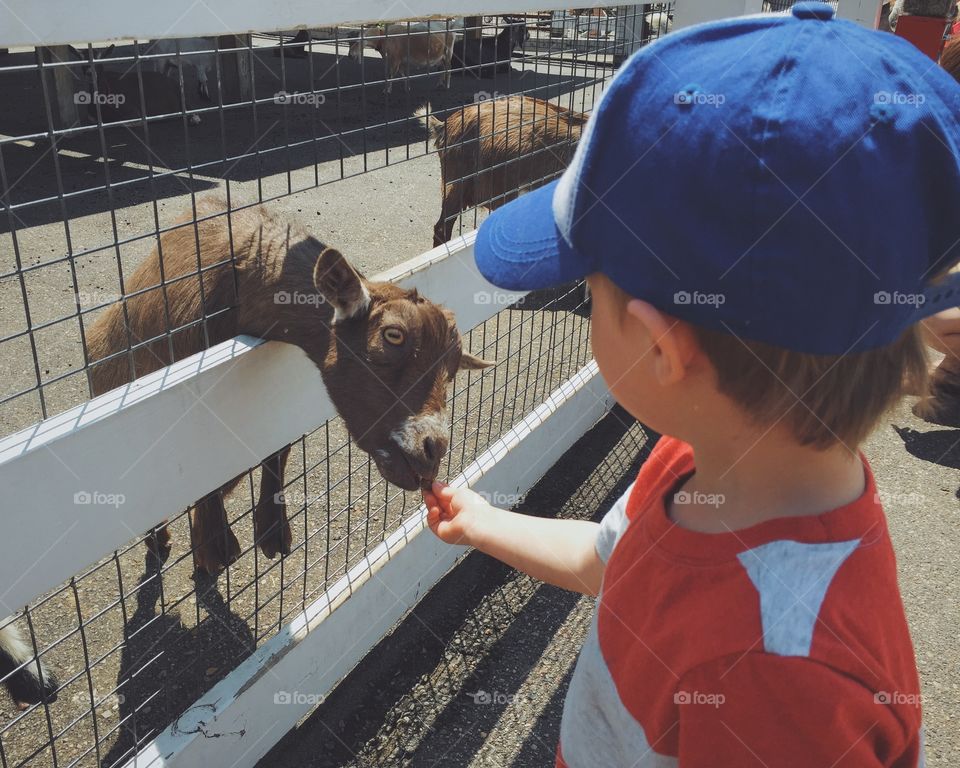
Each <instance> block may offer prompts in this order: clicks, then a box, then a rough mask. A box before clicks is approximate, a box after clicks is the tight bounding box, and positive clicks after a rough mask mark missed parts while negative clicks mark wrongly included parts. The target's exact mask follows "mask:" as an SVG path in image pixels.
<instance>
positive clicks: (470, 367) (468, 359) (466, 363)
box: [459, 352, 497, 371]
mask: <svg viewBox="0 0 960 768" xmlns="http://www.w3.org/2000/svg"><path fill="white" fill-rule="evenodd" d="M496 364H497V361H496V360H484V359H483V358H482V357H475V356H474V355H471V354H470V353H469V352H464V353H463V354H462V355H460V368H459V370H461V371H480V370H483V369H484V368H489V367H490V366H492V365H496Z"/></svg>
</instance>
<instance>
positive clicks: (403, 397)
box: [87, 199, 490, 573]
mask: <svg viewBox="0 0 960 768" xmlns="http://www.w3.org/2000/svg"><path fill="white" fill-rule="evenodd" d="M225 210H226V203H225V202H224V201H222V200H211V199H206V200H200V201H198V203H197V206H196V217H197V218H198V219H204V220H201V221H199V222H198V223H197V224H196V225H195V226H191V225H190V222H191V221H192V219H193V215H192V213H190V214H187V215H186V216H184V217H183V218H182V219H181V221H182V222H183V223H184V226H178V227H176V228H175V229H172V230H171V231H169V232H167V233H165V234H164V235H163V236H162V238H161V240H160V244H159V249H155V250H154V251H153V253H152V254H151V255H150V256H149V257H148V258H147V259H146V261H144V262H143V263H142V264H141V265H140V266H139V267H138V268H137V270H136V271H135V272H134V273H133V275H132V276H131V277H130V279H129V281H128V282H127V283H126V290H127V293H128V294H135V295H131V296H129V297H128V298H126V299H125V300H123V301H122V302H118V303H116V304H113V305H111V306H110V307H108V308H107V309H106V310H105V311H104V313H103V315H102V316H101V317H100V318H98V319H97V322H96V323H95V324H94V325H93V326H92V327H91V328H90V329H89V331H88V333H87V353H88V355H89V359H90V361H91V368H90V377H91V388H92V391H93V393H94V394H95V395H97V394H101V393H103V392H106V391H107V390H110V389H113V388H115V387H119V386H121V385H123V384H126V383H127V382H129V381H131V380H132V379H133V378H135V377H137V376H142V375H144V374H147V373H150V372H151V371H155V370H157V369H159V368H162V367H163V366H165V365H169V364H170V363H172V362H174V361H176V360H180V359H182V358H184V357H187V356H188V355H191V354H194V353H196V352H199V351H201V350H202V349H204V348H205V347H206V346H207V344H206V343H205V340H204V332H203V327H202V323H203V318H204V317H208V318H209V319H207V320H206V326H207V337H208V342H209V344H216V343H219V342H222V341H226V340H228V339H230V338H233V337H234V336H236V335H238V334H250V335H252V336H259V337H261V338H264V339H272V340H276V341H285V342H288V343H290V344H295V345H297V346H299V347H300V348H301V349H303V351H304V352H305V353H306V354H307V356H308V357H309V358H310V360H311V361H313V363H314V364H315V365H316V366H317V368H319V369H320V373H321V375H322V377H323V381H324V384H325V385H326V388H327V392H328V393H329V395H330V399H331V401H332V402H333V404H334V406H335V407H336V409H337V411H338V412H339V414H340V415H341V416H342V417H343V420H344V422H345V424H346V427H347V430H348V431H349V433H350V435H351V436H352V437H353V438H354V440H356V442H357V445H358V446H359V447H360V448H361V449H362V450H364V451H367V452H368V453H370V454H371V456H372V458H373V460H374V462H375V463H376V465H377V468H378V469H379V471H380V473H381V474H382V475H383V477H384V478H386V479H387V480H388V481H390V482H392V483H395V484H396V485H399V486H400V487H402V488H405V489H407V490H414V489H416V488H417V487H419V486H420V485H421V483H423V482H427V481H430V480H432V479H433V478H435V477H436V476H437V473H438V471H439V466H440V460H441V459H442V457H443V456H444V455H445V453H446V450H447V439H448V438H447V430H448V426H447V422H446V414H445V409H446V387H447V382H449V381H450V380H452V379H453V376H454V374H456V372H457V370H466V369H478V368H484V367H486V366H487V365H490V363H487V362H485V361H483V360H480V359H478V358H476V357H473V356H472V355H470V354H468V353H466V352H464V351H463V349H462V344H461V338H460V334H459V332H458V331H457V327H456V323H455V320H454V317H453V313H452V312H451V311H449V310H446V309H443V308H442V307H440V306H438V305H436V304H433V303H431V302H430V301H427V300H426V299H424V298H423V297H421V296H419V295H417V292H416V291H413V290H405V289H403V288H400V287H399V286H396V285H394V284H392V283H381V282H372V281H369V280H366V279H365V278H364V277H363V276H362V275H360V273H358V272H357V271H356V270H355V269H354V268H353V267H352V266H351V265H350V264H349V263H348V262H347V260H346V259H345V258H344V257H343V256H342V255H341V254H340V253H339V252H338V251H336V250H334V249H333V248H329V247H327V246H326V245H324V244H323V243H321V242H320V241H319V240H317V239H316V238H314V237H312V236H311V235H310V234H308V232H307V231H306V230H305V229H304V228H303V227H302V226H299V225H298V224H296V223H295V222H292V221H288V220H285V219H282V218H281V217H279V216H277V215H275V214H273V213H272V212H271V211H270V210H269V209H268V208H266V207H263V206H259V207H256V208H249V209H245V210H242V211H237V212H233V213H231V214H230V226H229V228H228V224H227V217H226V216H215V215H214V214H217V213H221V212H223V211H225ZM211 216H212V217H213V218H210V217H211ZM231 242H232V247H231ZM198 253H199V255H198ZM231 253H233V254H234V256H235V266H234V264H233V263H231V258H230V256H231ZM198 263H201V264H202V266H203V272H202V275H203V276H202V279H201V278H198V277H197V271H198ZM161 277H162V279H161ZM215 313H219V314H215ZM210 315H214V316H213V317H210ZM178 328H183V330H179V331H175V332H174V333H172V334H170V339H169V341H168V338H167V334H168V330H170V329H178ZM171 344H172V354H171V349H170V345H171ZM97 361H99V362H97ZM131 367H132V370H131ZM288 453H289V449H287V448H285V449H283V450H281V451H278V452H277V453H275V454H273V455H272V456H270V457H269V458H267V459H266V460H265V461H263V462H262V464H261V467H262V474H261V481H260V497H259V500H258V502H257V505H256V507H255V509H254V516H253V522H254V534H255V536H256V539H257V541H258V543H259V545H260V549H261V550H262V551H263V553H264V554H265V555H266V556H267V557H270V558H272V557H274V556H275V555H276V554H277V553H278V552H279V553H283V554H286V553H288V552H289V551H290V544H291V534H290V526H289V524H288V523H287V518H286V510H285V507H284V504H283V496H282V491H283V486H284V483H283V472H284V465H285V463H286V459H287V455H288ZM239 479H240V478H236V479H234V480H233V481H231V482H230V483H227V484H226V485H224V486H223V487H222V488H220V489H219V490H218V491H216V492H214V493H212V494H210V495H209V496H207V497H205V498H204V499H202V500H201V501H199V502H197V504H196V505H195V507H194V510H193V515H192V517H191V525H192V528H193V537H194V542H195V545H196V549H195V560H196V565H197V567H198V568H203V569H205V570H207V571H208V572H210V573H216V572H218V571H219V570H220V569H221V568H222V567H224V566H225V565H227V564H228V563H230V562H232V561H233V560H234V559H236V557H237V556H238V555H239V552H240V547H239V544H238V543H237V539H236V537H235V536H234V535H233V533H232V532H231V531H230V529H229V527H228V525H227V519H226V512H225V510H224V507H223V494H224V493H226V492H227V491H229V490H230V489H231V488H232V487H233V486H234V485H235V484H236V483H237V481H238V480H239ZM151 544H152V546H155V547H157V551H158V554H159V555H160V556H161V557H165V556H166V554H167V553H168V552H169V533H168V532H167V531H166V528H165V527H161V528H160V529H158V532H157V536H156V537H155V538H154V539H153V540H152V542H151Z"/></svg>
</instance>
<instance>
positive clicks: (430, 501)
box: [423, 488, 440, 510]
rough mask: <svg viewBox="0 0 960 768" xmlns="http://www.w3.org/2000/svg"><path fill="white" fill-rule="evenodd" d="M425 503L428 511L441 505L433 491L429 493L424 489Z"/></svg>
mask: <svg viewBox="0 0 960 768" xmlns="http://www.w3.org/2000/svg"><path fill="white" fill-rule="evenodd" d="M423 503H424V504H426V505H427V509H428V510H429V509H430V507H436V506H438V505H439V504H440V502H439V500H438V499H437V497H436V496H434V495H433V492H432V491H428V490H427V489H426V488H424V489H423Z"/></svg>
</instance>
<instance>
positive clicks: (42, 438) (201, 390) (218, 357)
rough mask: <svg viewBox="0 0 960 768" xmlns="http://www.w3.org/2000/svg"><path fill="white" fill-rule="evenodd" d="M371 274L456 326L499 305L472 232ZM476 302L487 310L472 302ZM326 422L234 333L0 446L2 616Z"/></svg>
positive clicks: (294, 372) (300, 360) (314, 403)
mask: <svg viewBox="0 0 960 768" xmlns="http://www.w3.org/2000/svg"><path fill="white" fill-rule="evenodd" d="M381 277H382V278H386V279H393V280H395V281H397V282H399V283H401V284H402V285H406V286H409V287H417V288H418V289H419V290H420V291H421V293H423V295H424V296H427V297H428V298H430V299H433V300H436V301H438V302H440V303H443V304H445V305H446V306H449V307H451V308H452V309H454V310H456V311H457V312H458V322H459V324H460V327H461V329H462V330H469V329H470V328H472V327H473V326H475V325H477V324H479V323H481V322H483V321H484V320H486V319H487V318H489V317H492V316H493V315H495V314H496V313H497V312H499V311H500V310H502V309H503V308H504V306H506V302H508V301H509V296H510V295H509V294H505V293H504V292H503V291H499V290H498V289H496V288H494V287H493V286H492V285H490V284H489V283H488V282H487V281H486V280H484V279H483V277H481V276H480V274H479V273H478V272H477V269H476V266H475V265H474V261H473V236H472V235H470V236H467V237H462V238H457V239H456V240H454V241H451V242H450V243H448V244H447V246H443V247H441V248H435V249H434V250H432V251H430V252H428V253H426V254H424V255H423V256H421V257H418V258H416V259H413V260H411V261H409V262H406V263H405V264H402V265H399V266H398V267H396V268H394V269H392V270H390V271H389V272H388V273H385V274H384V275H382V276H378V279H379V278H381ZM478 292H485V293H487V294H489V295H490V296H491V300H490V301H489V302H487V303H478V302H476V300H475V295H476V294H477V293H478ZM518 295H520V294H518ZM505 296H507V297H508V298H504V297H505ZM264 403H269V404H270V407H264ZM334 415H335V410H334V408H333V405H332V404H331V403H330V400H329V398H328V397H327V394H326V390H325V389H324V387H323V383H322V381H321V379H320V374H319V372H318V371H317V370H316V368H315V367H314V366H313V364H312V363H311V362H310V361H309V360H308V359H307V357H306V355H304V354H303V352H302V351H301V350H300V349H298V348H296V347H293V346H291V345H288V344H282V343H277V342H271V343H268V344H264V343H262V342H261V341H260V340H258V339H252V338H249V337H239V338H237V339H234V340H232V341H229V342H225V343H224V344H220V345H218V346H216V347H213V348H212V349H209V350H207V351H206V352H203V353H200V354H198V355H194V356H192V357H190V358H187V359H186V360H182V361H180V362H178V363H176V364H175V365H172V366H169V367H168V368H165V369H163V370H160V371H157V372H155V373H153V374H150V375H148V376H145V377H143V378H142V379H138V380H137V381H135V382H133V383H131V384H129V385H127V386H125V387H121V388H119V389H116V390H113V391H112V392H108V393H106V394H104V395H102V396H100V397H97V398H95V399H93V400H91V401H89V402H87V403H84V404H83V405H81V406H78V407H76V408H73V409H71V410H69V411H67V412H66V413H63V414H61V415H59V416H54V417H52V418H50V419H47V420H45V421H43V422H41V423H39V424H36V425H34V426H33V427H29V428H27V429H24V430H21V431H20V432H17V433H15V434H13V435H10V436H9V437H7V438H4V439H2V440H0V488H3V492H4V510H3V531H4V536H3V537H0V569H2V572H0V579H2V581H0V585H2V587H0V588H2V590H3V591H2V592H0V609H2V612H6V613H10V612H12V611H13V610H15V609H17V608H18V607H20V606H23V605H25V604H26V603H27V602H28V601H30V600H32V599H33V598H34V597H37V596H38V595H41V594H43V593H44V592H46V591H47V590H49V589H51V588H53V587H55V586H56V585H57V584H60V583H62V582H63V581H65V580H66V579H69V578H70V577H71V576H73V575H74V574H76V573H78V572H79V571H80V570H82V569H83V568H85V567H87V566H89V565H91V564H92V563H95V562H96V561H97V560H99V559H100V558H101V557H103V556H104V555H107V554H109V553H110V552H111V551H113V550H114V549H116V548H117V547H119V546H121V545H123V544H124V543H126V542H128V541H130V540H131V539H132V538H134V537H136V536H138V535H140V534H142V533H143V532H145V531H147V530H149V529H150V528H151V527H152V526H154V525H156V524H157V523H159V522H160V521H161V520H163V519H164V518H166V517H169V516H171V515H173V514H176V513H177V512H180V511H181V510H183V509H185V508H186V507H188V506H189V505H190V504H192V503H193V502H194V501H196V500H197V499H199V498H202V497H203V496H204V495H206V494H207V493H209V492H210V491H212V490H214V489H215V488H218V487H219V486H220V485H222V484H223V483H226V482H228V481H229V480H231V479H232V478H234V477H236V476H237V475H238V474H240V473H241V472H243V471H245V470H246V469H248V468H249V467H252V466H256V465H257V464H258V463H259V461H260V460H261V459H263V458H265V457H266V456H268V455H270V454H271V453H272V452H274V451H276V450H278V449H279V448H281V447H283V446H284V445H286V444H288V443H290V442H292V441H294V440H296V439H297V438H298V437H300V435H302V434H305V433H307V432H310V431H312V430H313V429H316V428H317V427H319V426H320V425H321V424H323V423H324V422H325V421H327V420H328V419H330V418H332V417H333V416H334ZM78 494H79V495H78ZM38 531H40V532H43V535H37V532H38ZM38 562H42V563H43V565H42V566H41V567H38V566H37V563H38Z"/></svg>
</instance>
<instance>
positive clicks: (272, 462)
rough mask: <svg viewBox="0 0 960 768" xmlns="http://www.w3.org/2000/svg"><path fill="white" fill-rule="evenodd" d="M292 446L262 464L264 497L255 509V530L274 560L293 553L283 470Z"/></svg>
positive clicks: (262, 492) (261, 493)
mask: <svg viewBox="0 0 960 768" xmlns="http://www.w3.org/2000/svg"><path fill="white" fill-rule="evenodd" d="M289 455H290V449H289V448H284V449H283V450H282V451H277V452H276V453H275V454H273V455H272V456H271V457H270V458H268V459H267V460H266V461H264V462H262V463H261V464H260V499H259V500H258V501H257V506H256V508H255V509H254V511H253V534H254V537H255V538H256V540H257V543H258V544H259V545H260V551H261V552H263V554H264V555H265V556H266V557H268V558H270V559H271V560H272V559H273V558H274V557H276V556H277V554H281V555H288V554H290V545H291V543H292V542H293V536H292V535H291V533H290V523H289V522H288V521H287V505H286V502H285V501H284V498H283V472H284V469H285V468H286V465H287V457H288V456H289Z"/></svg>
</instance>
